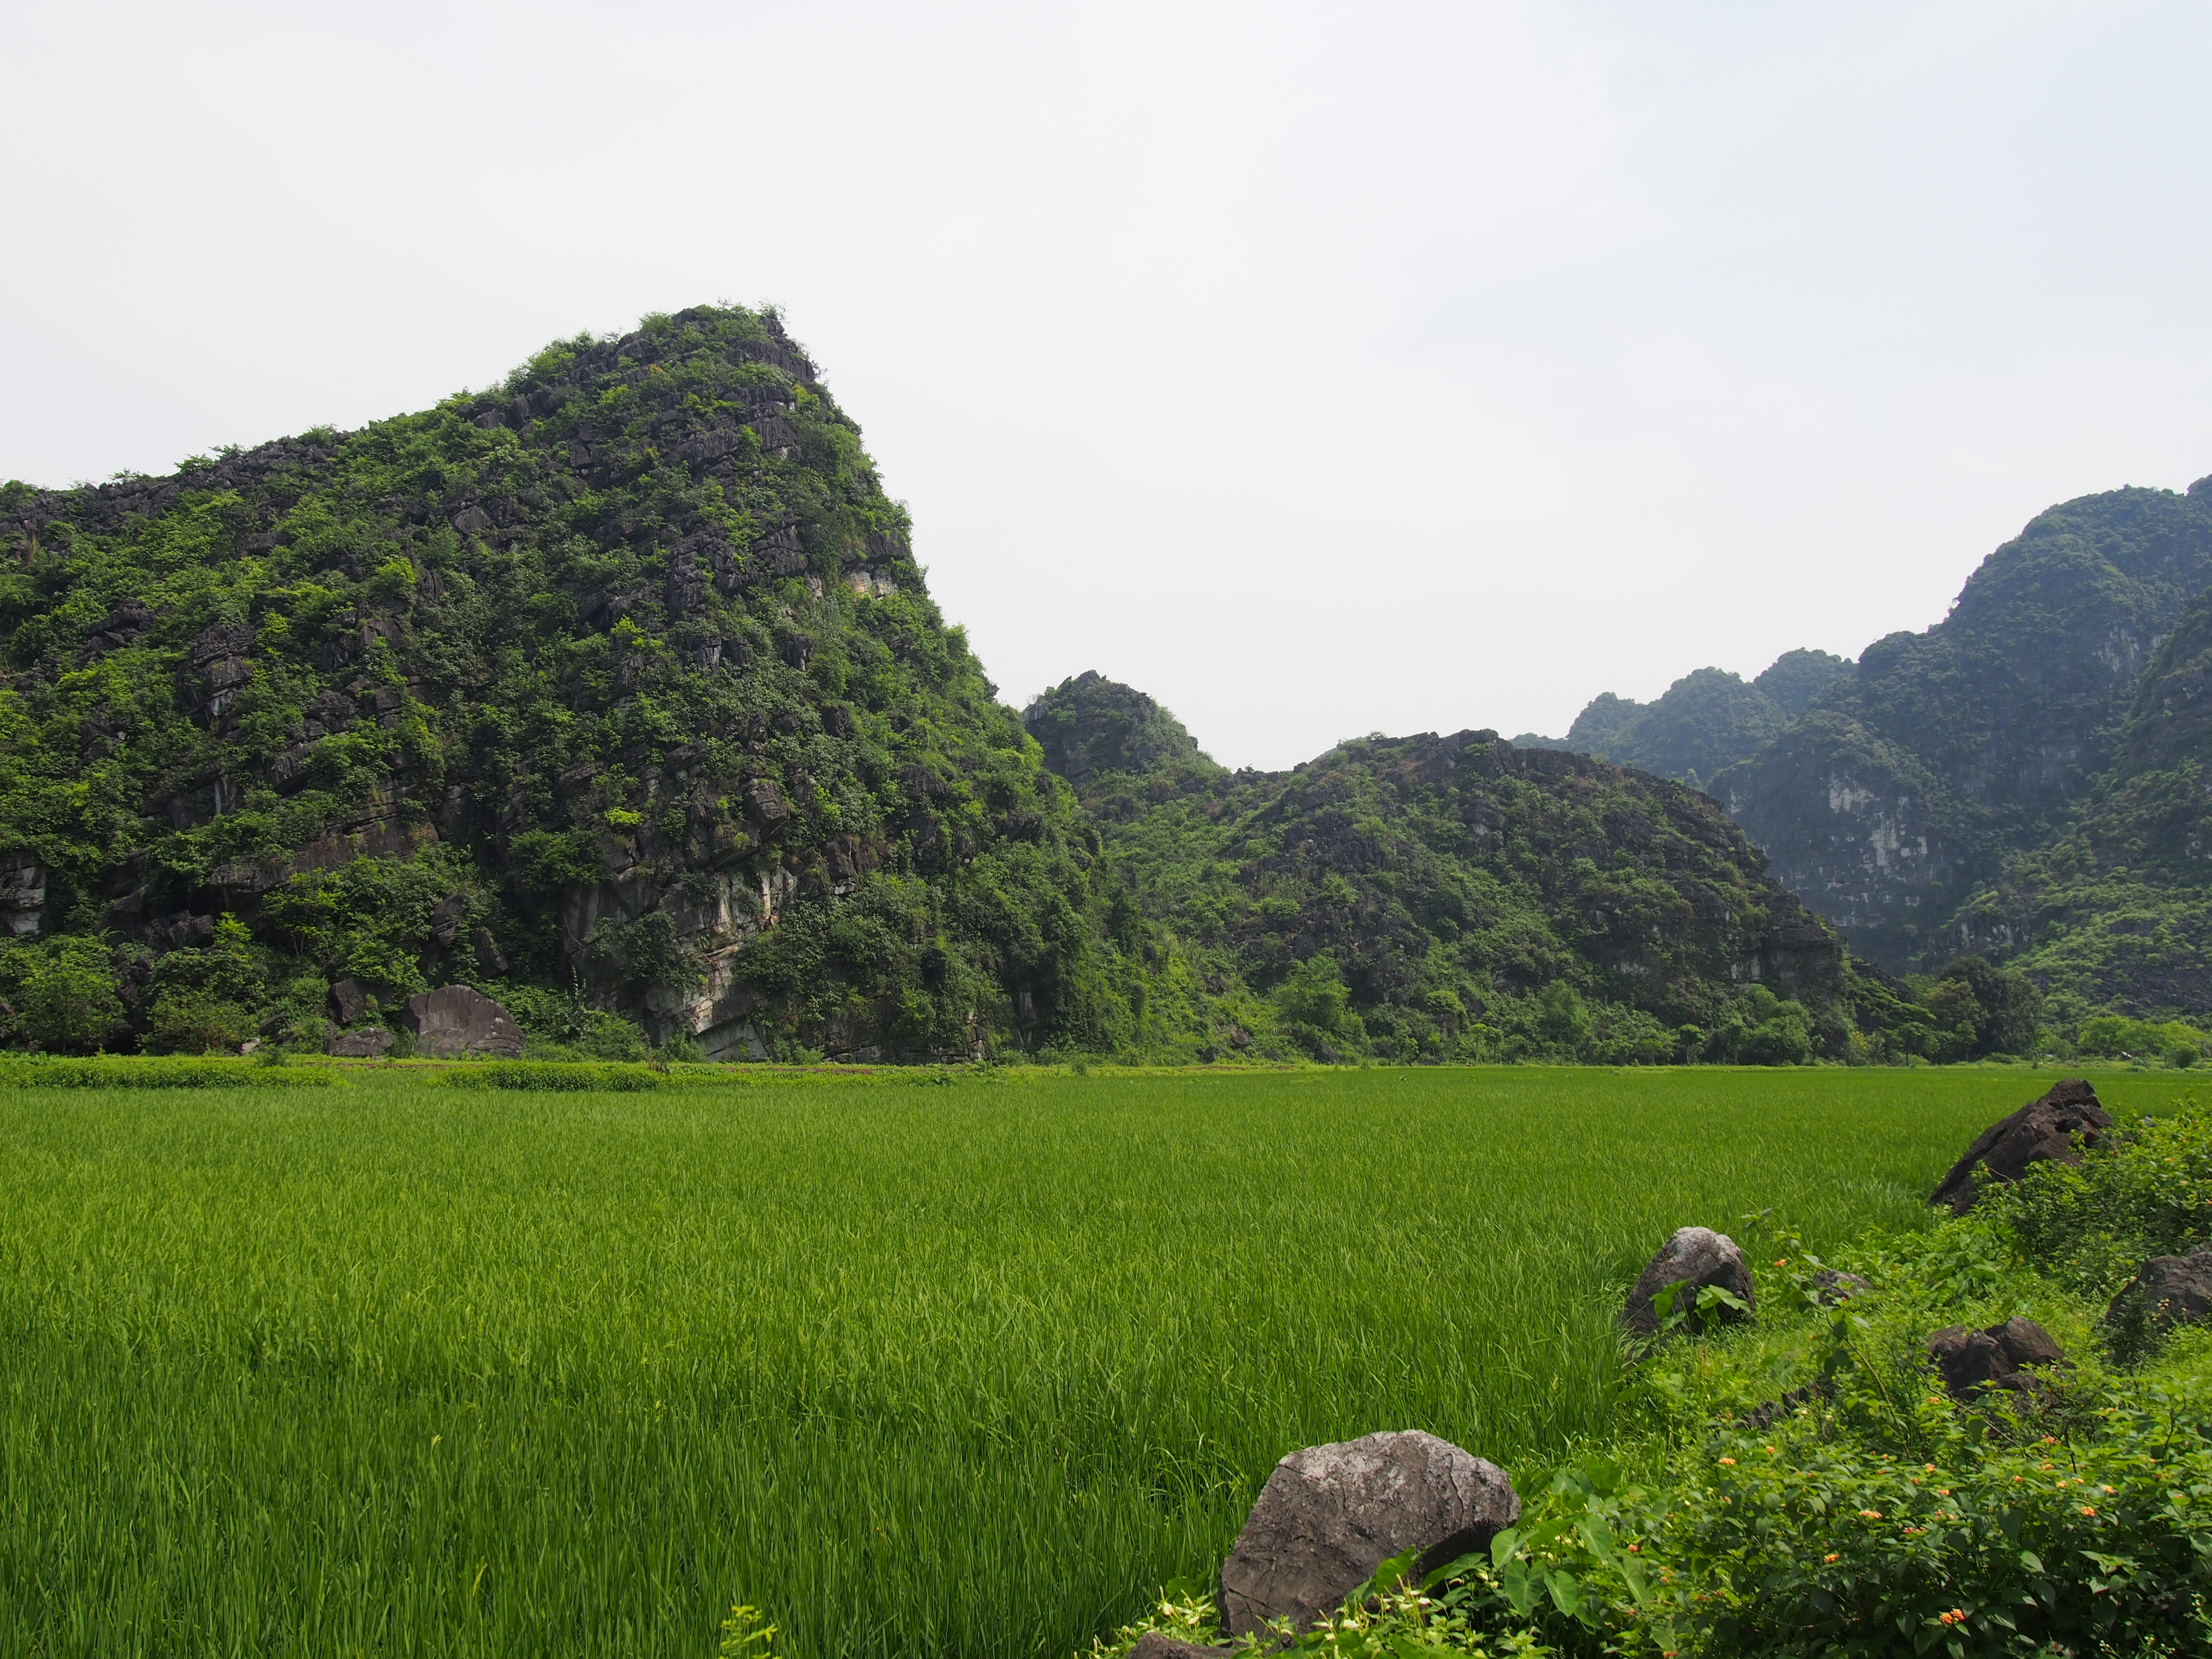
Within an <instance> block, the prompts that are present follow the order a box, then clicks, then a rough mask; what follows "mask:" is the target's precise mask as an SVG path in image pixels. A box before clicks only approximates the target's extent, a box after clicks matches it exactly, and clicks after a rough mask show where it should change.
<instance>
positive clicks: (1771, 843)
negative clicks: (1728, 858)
mask: <svg viewBox="0 0 2212 1659" xmlns="http://www.w3.org/2000/svg"><path fill="white" fill-rule="evenodd" d="M2208 587H2212V480H2200V481H2199V482H2198V483H2196V484H2192V485H2191V487H2190V489H2189V491H2188V493H2187V494H2186V495H2176V494H2174V493H2172V492H2171V491H2166V490H2157V489H2118V490H2112V491H2110V492H2107V493H2106V494H2104V495H2088V496H2084V497H2082V498H2081V499H2080V500H2078V501H2068V502H2065V503H2063V504H2062V505H2060V506H2057V507H2052V508H2051V509H2050V510H2049V511H2048V512H2045V513H2041V514H2039V515H2038V517H2037V518H2036V519H2035V520H2034V521H2033V522H2032V523H2031V524H2029V525H2028V526H2027V528H2026V529H2025V530H2024V531H2022V532H2021V534H2020V536H2019V537H2018V538H2015V540H2013V541H2010V542H2008V543H2006V544H2004V545H2003V546H2002V547H2000V548H1998V549H1997V550H1996V551H1995V552H1994V553H1992V554H1990V556H1989V557H1988V558H1987V559H1986V560H1984V562H1983V563H1982V565H1981V567H1980V568H1978V569H1977V570H1976V571H1975V572H1974V574H1973V575H1972V577H1971V578H1970V579H1969V580H1967V582H1966V586H1965V588H1964V589H1963V590H1962V591H1961V592H1960V595H1959V599H1958V601H1957V603H1956V604H1955V605H1954V606H1953V608H1952V611H1951V614H1950V615H1949V616H1948V617H1946V618H1945V619H1944V620H1943V621H1942V623H1937V624H1936V626H1935V627H1934V628H1931V629H1928V630H1927V631H1926V632H1925V633H1922V634H1893V635H1890V636H1889V637H1887V639H1883V640H1880V641H1876V642H1875V644H1873V645H1871V646H1869V647H1868V648H1867V650H1866V652H1865V653H1864V654H1863V655H1862V657H1861V658H1860V659H1859V667H1858V671H1857V674H1856V675H1853V676H1851V677H1850V678H1845V679H1838V681H1836V682H1835V683H1834V684H1832V685H1831V686H1829V687H1827V688H1826V690H1823V691H1821V692H1820V694H1819V695H1817V696H1815V697H1814V699H1813V701H1812V702H1811V704H1810V705H1809V707H1808V708H1807V710H1806V712H1805V714H1804V715H1803V716H1802V718H1801V719H1799V720H1796V722H1795V723H1794V724H1793V725H1792V726H1790V728H1789V729H1788V730H1787V731H1786V732H1784V734H1783V735H1782V736H1781V737H1779V738H1777V739H1776V740H1775V741H1774V742H1773V743H1771V744H1769V745H1767V746H1766V747H1765V748H1764V749H1763V750H1760V751H1759V753H1758V754H1757V755H1756V756H1754V757H1752V758H1750V759H1748V760H1746V761H1744V762H1743V763H1741V764H1739V765H1738V766H1736V767H1735V768H1732V769H1729V771H1727V772H1726V773H1724V774H1723V775H1720V776H1718V777H1716V778H1713V779H1711V787H1712V789H1713V791H1714V793H1716V794H1718V795H1720V796H1721V797H1722V798H1723V799H1726V800H1727V801H1728V803H1729V808H1730V811H1732V812H1733V813H1734V814H1735V817H1737V819H1738V820H1739V821H1740V822H1741V823H1742V824H1743V825H1744V827H1745V829H1747V831H1748V832H1749V833H1750V835H1751V837H1752V839H1753V841H1754V842H1757V843H1758V844H1759V846H1760V847H1761V848H1764V849H1765V851H1766V852H1767V853H1768V854H1769V855H1770V856H1771V858H1772V859H1773V860H1774V868H1775V873H1776V875H1777V876H1778V878H1780V879H1781V880H1782V881H1783V882H1784V884H1787V885H1788V886H1789V887H1790V889H1791V890H1793V891H1795V892H1796V893H1797V894H1799V895H1800V896H1802V897H1803V898H1804V899H1805V901H1806V902H1808V903H1809V904H1811V905H1813V906H1814V908H1816V909H1819V910H1820V911H1821V912H1822V913H1823V914H1824V915H1827V916H1829V917H1831V918H1832V920H1834V921H1836V923H1837V924H1838V926H1839V927H1841V928H1842V929H1843V931H1844V935H1845V937H1846V938H1847V939H1850V942H1851V945H1852V948H1853V950H1854V951H1858V952H1860V953H1863V954H1864V955H1866V956H1869V957H1873V958H1875V960H1876V961H1878V962H1880V963H1882V964H1883V965H1884V966H1886V967H1888V968H1890V969H1893V970H1897V971H1902V970H1903V969H1905V968H1906V967H1907V966H1920V967H1935V966H1940V965H1941V964H1942V963H1943V962H1944V961H1946V960H1948V958H1949V957H1951V956H1953V955H1954V954H1958V953H1960V952H1961V951H1979V952H1981V953H1983V954H1985V955H1990V956H1992V957H2000V958H2012V957H2017V958H2018V959H2019V963H2020V965H2021V967H2022V968H2024V969H2026V970H2027V971H2028V972H2029V973H2030V974H2031V975H2033V977H2034V978H2035V979H2036V981H2038V983H2039V985H2040V986H2041V987H2043V988H2044V989H2045V990H2046V991H2047V992H2048V993H2049V994H2051V997H2052V998H2053V1000H2054V1002H2055V1004H2056V1006H2057V1009H2058V1010H2059V1011H2060V1012H2061V1013H2062V1015H2063V1018H2065V1019H2067V1020H2072V1019H2076V1018H2081V1017H2082V1016H2083V1015H2085V1014H2087V1013H2091V1012H2104V1011H2110V1012H2123V1013H2127V1014H2131V1015H2135V1016H2137V1017H2142V1018H2161V1019H2162V1018H2172V1017H2175V1016H2183V1017H2201V1016H2203V1015H2205V1014H2207V1013H2212V974H2208V973H2207V971H2206V969H2205V967H2204V963H2203V953H2202V940H2203V934H2204V928H2203V926H2202V925H2201V924H2202V918H2203V915H2204V914H2205V910H2204V907H2205V905H2206V903H2207V902H2208V899H2207V891H2208V889H2207V882H2208V876H2212V866H2208V865H2207V863H2206V862H2205V860H2204V859H2203V856H2202V854H2201V851H2200V850H2192V845H2193V844H2192V842H2191V835H2192V833H2193V831H2192V830H2191V829H2190V825H2191V823H2194V821H2195V820H2194V815H2195V814H2197V812H2198V811H2201V799H2202V792H2201V790H2199V789H2198V788H2197V783H2196V769H2197V767H2199V766H2200V765H2201V763H2203V759H2204V757H2205V748H2204V738H2205V732H2204V727H2203V716H2202V714H2201V712H2200V713H2198V714H2197V715H2196V716H2195V717H2194V719H2193V720H2192V719H2191V718H2189V717H2187V716H2186V715H2185V714H2174V715H2172V716H2168V715H2166V714H2159V715H2156V716H2152V715H2150V714H2147V713H2146V711H2147V710H2148V708H2149V707H2150V703H2147V702H2142V701H2140V700H2141V699H2144V698H2148V699H2150V700H2151V702H2159V699H2160V697H2161V696H2163V695H2164V694H2162V693H2160V692H2159V691H2157V690H2154V687H2156V686H2158V685H2161V684H2163V685H2170V686H2172V687H2173V688H2175V689H2176V690H2179V689H2180V688H2182V687H2184V686H2185V685H2188V684H2197V682H2198V681H2201V678H2202V667H2201V664H2200V665H2199V666H2198V667H2197V668H2195V669H2192V668H2191V666H2190V665H2191V662H2193V661H2196V660H2197V659H2198V658H2199V657H2201V654H2202V653H2203V649H2204V645H2203V626H2204V624H2203V613H2202V611H2191V612H2190V615H2191V616H2192V617H2194V618H2195V620H2194V622H2193V623H2185V610H2187V609H2188V608H2189V607H2190V605H2191V601H2192V600H2195V599H2198V598H2199V597H2200V596H2201V595H2203V593H2204V592H2206V590H2207V589H2208ZM2184 633H2187V634H2189V635H2190V636H2191V638H2193V639H2194V640H2195V641H2196V643H2195V644H2193V645H2176V646H2174V647H2173V648H2172V650H2167V649H2166V641H2169V639H2170V638H2171V639H2173V640H2179V639H2180V638H2181V636H2182V635H2183V634H2184ZM2176 653H2179V655H2177V654H2176ZM2192 674H2193V675H2194V676H2195V677H2196V678H2195V679H2192V678H2191V676H2192ZM2161 707H2162V705H2161ZM2160 726H2164V727H2165V729H2166V733H2167V735H2166V736H2165V737H2161V738H2153V737H2152V735H2151V733H2152V732H2153V731H2154V729H2155V728H2159V727H2160ZM2192 802H2197V803H2200V805H2191V803H2192Z"/></svg>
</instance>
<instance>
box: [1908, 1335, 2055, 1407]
mask: <svg viewBox="0 0 2212 1659" xmlns="http://www.w3.org/2000/svg"><path fill="white" fill-rule="evenodd" d="M1928 1357H1929V1358H1930V1359H1932V1360H1934V1361H1935V1362H1936V1370H1938V1371H1939V1372H1941V1373H1942V1377H1943V1386H1944V1388H1945V1389H1948V1390H1949V1392H1950V1395H1951V1397H1952V1398H1953V1399H1954V1400H1971V1399H1972V1398H1973V1397H1974V1396H1975V1395H1978V1394H1979V1393H1981V1392H1982V1391H1983V1390H1984V1389H2012V1390H2015V1391H2020V1390H2025V1389H2032V1388H2033V1387H2034V1386H2035V1379H2034V1377H2033V1376H2030V1375H2029V1374H2028V1371H2027V1369H2026V1368H2027V1367H2029V1366H2050V1365H2063V1364H2065V1363H2066V1356H2065V1355H2064V1354H2063V1353H2061V1352H2059V1351H2058V1344H2057V1343H2056V1342H2054V1341H2053V1340H2051V1333H2050V1332H2048V1331H2046V1330H2045V1329H2044V1328H2043V1327H2042V1326H2040V1325H2039V1324H2037V1323H2036V1322H2034V1321H2033V1319H2022V1318H2021V1317H2020V1316H2018V1315H2017V1314H2015V1316H2013V1317H2012V1318H2010V1319H2008V1320H2006V1321H2005V1322H2004V1323H2003V1324H2002V1325H1991V1326H1990V1327H1988V1328H1986V1329H1984V1330H1978V1331H1970V1330H1968V1329H1967V1328H1966V1327H1965V1326H1964V1325H1946V1326H1945V1327H1944V1328H1942V1330H1940V1331H1938V1332H1936V1334H1935V1335H1933V1336H1931V1337H1929V1339H1928Z"/></svg>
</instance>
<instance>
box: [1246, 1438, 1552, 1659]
mask: <svg viewBox="0 0 2212 1659" xmlns="http://www.w3.org/2000/svg"><path fill="white" fill-rule="evenodd" d="M1520 1518H1521V1500H1520V1498H1517V1497H1516V1496H1515V1494H1514V1491H1513V1483H1512V1482H1511V1481H1510V1480H1507V1479H1506V1478H1505V1471H1504V1470H1503V1469H1501V1468H1498V1466H1497V1465H1496V1464H1495V1463H1490V1462H1485V1461H1484V1460H1483V1459H1481V1458H1480V1457H1475V1456H1473V1455H1470V1454H1468V1453H1467V1452H1463V1451H1462V1450H1461V1449H1459V1448H1458V1447H1457V1446H1455V1445H1453V1444H1451V1443H1449V1441H1444V1440H1439V1439H1437V1437H1436V1436H1434V1435H1432V1434H1424V1433H1422V1432H1421V1431H1419V1429H1407V1430H1405V1431H1401V1432H1399V1433H1395V1434H1370V1435H1364V1436H1362V1437H1360V1438H1358V1439H1357V1440H1346V1441H1341V1442H1339V1443H1335V1444H1333V1445H1327V1446H1309V1447H1307V1448H1306V1449H1304V1451H1294V1452H1292V1453H1291V1455H1289V1456H1288V1457H1285V1459H1284V1460H1283V1461H1282V1462H1279V1463H1278V1464H1276V1465H1275V1470H1274V1473H1273V1474H1270V1475H1269V1476H1268V1477H1267V1485H1266V1486H1263V1487H1261V1490H1260V1501H1259V1502H1258V1503H1256V1504H1253V1505H1252V1514H1251V1516H1250V1518H1249V1519H1248V1520H1247V1521H1246V1522H1244V1530H1243V1532H1242V1533H1241V1534H1238V1535H1237V1547H1236V1549H1235V1550H1234V1551H1233V1552H1232V1553H1231V1555H1230V1557H1229V1559H1228V1560H1227V1561H1225V1562H1224V1563H1223V1564H1222V1568H1221V1616H1222V1619H1223V1620H1224V1622H1225V1624H1226V1625H1227V1626H1228V1628H1229V1633H1230V1634H1231V1635H1232V1636H1243V1635H1245V1634H1247V1633H1248V1632H1253V1631H1257V1630H1261V1629H1263V1628H1265V1626H1267V1622H1268V1621H1269V1620H1273V1619H1280V1618H1285V1617H1287V1618H1288V1619H1289V1620H1291V1624H1292V1626H1295V1627H1296V1628H1297V1629H1299V1630H1304V1629H1305V1628H1306V1627H1307V1626H1310V1625H1311V1624H1312V1623H1313V1622H1314V1620H1316V1619H1318V1618H1319V1617H1320V1616H1321V1615H1322V1613H1328V1612H1329V1611H1331V1610H1333V1609H1334V1608H1335V1607H1338V1606H1339V1605H1340V1604H1341V1603H1342V1601H1343V1600H1344V1598H1345V1596H1346V1595H1347V1594H1348V1593H1349V1592H1351V1591H1352V1590H1353V1589H1357V1588H1358V1586H1359V1585H1360V1584H1361V1583H1364V1581H1365V1580H1366V1579H1367V1577H1368V1576H1369V1575H1370V1574H1371V1573H1372V1572H1373V1571H1375V1569H1376V1567H1377V1566H1379V1565H1382V1564H1383V1562H1385V1561H1387V1560H1389V1559H1390V1558H1391V1557H1392V1556H1394V1555H1402V1554H1404V1553H1406V1552H1407V1550H1418V1551H1419V1552H1420V1559H1419V1562H1418V1563H1417V1564H1416V1568H1415V1571H1416V1572H1417V1573H1425V1572H1427V1571H1431V1570H1432V1569H1434V1568H1436V1567H1439V1566H1442V1565H1443V1564H1444V1563H1445V1562H1447V1561H1450V1560H1454V1559H1457V1558H1458V1557H1460V1556H1462V1555H1465V1554H1467V1553H1469V1552H1470V1551H1473V1550H1479V1549H1482V1548H1484V1547H1486V1546H1487V1545H1488V1544H1489V1542H1490V1541H1491V1539H1492V1536H1494V1535H1495V1534H1497V1533H1498V1532H1500V1531H1502V1530H1503V1529H1504V1528H1507V1527H1510V1526H1511V1525H1513V1523H1514V1522H1516V1521H1518V1520H1519V1519H1520Z"/></svg>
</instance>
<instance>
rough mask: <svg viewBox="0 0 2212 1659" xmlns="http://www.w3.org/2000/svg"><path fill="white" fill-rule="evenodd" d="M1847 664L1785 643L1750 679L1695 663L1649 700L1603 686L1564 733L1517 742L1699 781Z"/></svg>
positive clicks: (1842, 674) (1784, 719) (1782, 720)
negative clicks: (1764, 668)
mask: <svg viewBox="0 0 2212 1659" xmlns="http://www.w3.org/2000/svg"><path fill="white" fill-rule="evenodd" d="M1851 672H1852V666H1851V665H1850V663H1848V662H1846V661H1844V659H1842V658H1841V657H1835V656H1831V655H1829V654H1828V653H1826V652H1825V651H1809V650H1797V651H1791V652H1789V653H1786V654H1784V656H1783V657H1781V658H1780V659H1778V660H1777V661H1776V662H1775V663H1774V665H1772V666H1771V667H1770V668H1769V669H1767V671H1765V673H1763V674H1761V675H1760V676H1759V678H1757V679H1755V680H1753V681H1752V682H1751V683H1750V684H1745V683H1744V681H1743V678H1742V677H1741V676H1740V675H1736V674H1731V673H1729V672H1727V671H1725V670H1723V669H1718V668H1700V669H1699V670H1698V671H1696V672H1694V673H1691V674H1686V675H1684V676H1683V677H1682V678H1680V679H1679V680H1676V681H1675V682H1674V684H1672V685H1671V686H1669V687H1668V688H1667V693H1666V695H1665V696H1662V697H1661V698H1659V699H1658V701H1657V702H1650V703H1638V702H1632V701H1631V700H1629V699H1628V698H1626V697H1621V696H1616V695H1614V694H1613V692H1610V691H1607V692H1604V693H1602V694H1601V695H1600V696H1596V697H1595V698H1593V699H1591V701H1590V702H1589V703H1588V704H1586V705H1585V706H1584V707H1583V712H1582V713H1581V714H1579V715H1577V717H1576V719H1575V723H1574V726H1573V727H1572V728H1571V730H1570V731H1569V732H1567V735H1566V736H1565V738H1545V737H1540V736H1537V735H1536V734H1534V733H1533V732H1531V733H1527V734H1524V735H1522V736H1521V737H1518V738H1514V739H1513V742H1514V745H1515V746H1516V748H1523V749H1568V750H1574V751H1576V752H1577V753H1578V754H1584V755H1595V756H1597V757H1600V758H1601V759H1604V760H1609V761H1613V762H1615V763H1619V764H1620V765H1623V766H1634V767H1638V768H1641V769H1643V770H1644V771H1646V772H1650V773H1653V774H1656V775H1658V776H1660V777H1662V778H1674V779H1676V780H1678V781H1680V782H1683V783H1687V784H1692V785H1702V783H1703V782H1704V781H1705V780H1706V779H1709V778H1711V777H1712V776H1713V775H1715V774H1717V773H1718V772H1720V771H1723V770H1724V769H1726V768H1728V767H1729V766H1732V765H1734V764H1735V763H1736V762H1738V761H1741V760H1744V759H1747V758H1748V757H1751V756H1752V755H1754V754H1756V753H1757V752H1758V751H1759V750H1760V749H1761V748H1762V747H1763V746H1764V745H1765V744H1768V743H1770V742H1771V741H1772V740H1773V739H1774V738H1776V737H1778V736H1779V735H1780V734H1781V732H1782V729H1783V728H1784V726H1787V725H1788V724H1789V723H1790V721H1791V720H1794V719H1796V717H1797V716H1798V715H1799V714H1802V713H1804V711H1805V707H1806V705H1807V704H1808V702H1811V701H1812V699H1813V698H1814V696H1817V695H1818V694H1819V693H1820V692H1821V691H1822V690H1826V688H1827V687H1829V686H1830V685H1832V684H1835V682H1836V681H1838V679H1842V678H1848V677H1849V676H1850V673H1851Z"/></svg>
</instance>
